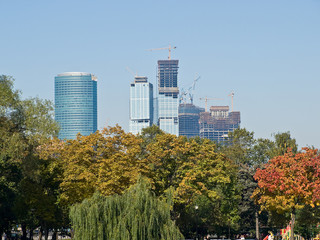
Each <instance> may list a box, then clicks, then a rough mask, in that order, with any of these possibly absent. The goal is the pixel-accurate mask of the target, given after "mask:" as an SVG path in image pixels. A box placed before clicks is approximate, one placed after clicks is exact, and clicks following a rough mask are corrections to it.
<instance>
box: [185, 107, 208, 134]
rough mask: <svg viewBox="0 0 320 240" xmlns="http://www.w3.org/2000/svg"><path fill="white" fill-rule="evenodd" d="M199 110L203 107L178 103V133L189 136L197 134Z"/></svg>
mask: <svg viewBox="0 0 320 240" xmlns="http://www.w3.org/2000/svg"><path fill="white" fill-rule="evenodd" d="M200 112H204V108H199V107H197V106H195V105H193V104H191V103H181V104H180V105H179V135H180V136H186V137H188V138H190V137H196V136H199V119H200Z"/></svg>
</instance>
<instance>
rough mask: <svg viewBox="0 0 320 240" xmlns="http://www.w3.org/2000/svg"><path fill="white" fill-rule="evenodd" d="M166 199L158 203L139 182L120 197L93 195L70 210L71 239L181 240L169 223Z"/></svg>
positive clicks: (169, 203)
mask: <svg viewBox="0 0 320 240" xmlns="http://www.w3.org/2000/svg"><path fill="white" fill-rule="evenodd" d="M168 199H169V201H163V200H159V199H158V198H157V197H156V196H155V194H154V193H153V192H152V191H151V186H150V184H149V183H148V182H147V180H142V179H140V180H139V181H138V183H137V184H136V185H134V186H132V187H131V188H130V189H129V190H126V191H125V192H124V193H123V194H122V195H112V196H109V197H104V196H102V195H100V194H97V193H96V194H95V195H93V197H92V198H90V199H86V200H84V201H83V202H82V203H81V204H76V205H74V206H73V207H72V208H71V211H70V218H71V221H72V225H73V229H74V239H76V240H81V239H83V240H91V239H92V240H104V239H123V240H143V239H145V240H149V239H154V240H157V239H159V240H160V239H168V240H169V239H172V240H178V239H184V237H183V236H182V234H181V233H180V231H179V229H178V228H177V227H176V226H175V223H174V222H173V221H172V220H171V219H170V207H171V202H170V199H171V197H168Z"/></svg>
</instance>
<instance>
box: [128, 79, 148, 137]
mask: <svg viewBox="0 0 320 240" xmlns="http://www.w3.org/2000/svg"><path fill="white" fill-rule="evenodd" d="M153 102H154V99H153V85H152V84H151V83H149V82H148V79H147V78H146V77H138V76H137V77H135V79H134V82H133V83H131V84H130V122H129V128H130V132H131V133H133V134H138V133H141V130H142V129H143V128H146V127H149V126H151V125H152V124H153V114H154V109H153Z"/></svg>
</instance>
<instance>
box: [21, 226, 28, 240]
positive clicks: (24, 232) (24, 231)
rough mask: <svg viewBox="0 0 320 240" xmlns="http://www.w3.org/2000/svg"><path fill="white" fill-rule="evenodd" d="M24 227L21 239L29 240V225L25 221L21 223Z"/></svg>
mask: <svg viewBox="0 0 320 240" xmlns="http://www.w3.org/2000/svg"><path fill="white" fill-rule="evenodd" d="M21 228H22V237H21V240H27V226H26V224H25V223H23V224H21Z"/></svg>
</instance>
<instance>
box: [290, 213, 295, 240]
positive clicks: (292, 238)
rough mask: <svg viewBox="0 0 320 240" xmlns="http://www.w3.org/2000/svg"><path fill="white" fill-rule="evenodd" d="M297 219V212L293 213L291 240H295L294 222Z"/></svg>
mask: <svg viewBox="0 0 320 240" xmlns="http://www.w3.org/2000/svg"><path fill="white" fill-rule="evenodd" d="M295 218H296V215H295V211H293V212H292V213H291V235H290V240H294V222H295V220H296V219H295Z"/></svg>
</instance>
